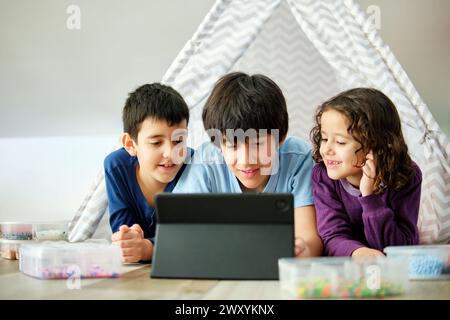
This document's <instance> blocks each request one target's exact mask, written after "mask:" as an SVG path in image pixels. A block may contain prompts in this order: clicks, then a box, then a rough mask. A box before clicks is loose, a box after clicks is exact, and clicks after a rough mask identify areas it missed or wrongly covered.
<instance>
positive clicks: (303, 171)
mask: <svg viewBox="0 0 450 320" xmlns="http://www.w3.org/2000/svg"><path fill="white" fill-rule="evenodd" d="M313 166H314V162H313V159H312V156H311V150H310V149H308V150H307V152H305V153H304V154H302V155H301V156H299V157H297V161H296V163H295V168H293V169H294V170H293V172H294V174H293V176H292V180H291V188H292V191H291V192H292V194H293V195H294V208H298V207H303V206H309V205H313V204H314V200H313V192H312V168H313Z"/></svg>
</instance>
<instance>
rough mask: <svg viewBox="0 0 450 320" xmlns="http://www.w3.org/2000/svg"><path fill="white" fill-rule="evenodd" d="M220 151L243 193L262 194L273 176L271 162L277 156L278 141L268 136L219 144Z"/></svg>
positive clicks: (224, 141) (226, 141) (225, 141)
mask: <svg viewBox="0 0 450 320" xmlns="http://www.w3.org/2000/svg"><path fill="white" fill-rule="evenodd" d="M220 147H221V150H222V154H223V156H224V159H225V162H226V163H227V165H228V167H229V168H230V170H231V171H232V172H233V174H234V175H235V176H236V178H237V179H238V181H239V183H240V185H241V189H242V191H243V192H262V191H263V190H264V188H265V186H266V185H267V182H268V181H269V178H270V175H271V174H273V173H274V172H272V171H273V170H272V169H273V160H274V157H275V156H277V155H278V153H277V148H278V141H276V140H274V138H273V136H272V135H270V134H267V135H260V136H258V137H255V138H247V139H246V140H245V142H244V141H229V140H227V139H226V138H224V140H223V141H222V142H221V145H220Z"/></svg>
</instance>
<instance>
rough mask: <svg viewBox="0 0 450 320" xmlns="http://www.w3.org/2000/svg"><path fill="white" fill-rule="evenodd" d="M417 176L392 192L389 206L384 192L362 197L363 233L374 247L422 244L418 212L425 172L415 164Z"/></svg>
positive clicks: (380, 248)
mask: <svg viewBox="0 0 450 320" xmlns="http://www.w3.org/2000/svg"><path fill="white" fill-rule="evenodd" d="M414 169H415V176H414V177H413V178H412V179H411V181H410V183H409V184H408V185H406V186H404V187H403V188H402V189H400V190H399V191H394V192H392V194H391V195H390V201H389V202H390V207H388V206H386V204H385V201H383V198H382V195H376V194H372V195H369V196H366V197H359V198H358V199H359V202H360V204H361V206H362V208H363V215H362V217H363V222H364V234H365V237H366V239H367V242H368V244H369V246H370V247H371V248H374V249H378V250H380V251H382V250H383V249H384V248H385V247H387V246H399V245H414V244H418V243H419V231H418V229H417V219H418V215H419V205H420V193H421V184H422V173H421V171H420V169H419V167H418V166H417V165H414Z"/></svg>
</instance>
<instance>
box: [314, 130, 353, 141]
mask: <svg viewBox="0 0 450 320" xmlns="http://www.w3.org/2000/svg"><path fill="white" fill-rule="evenodd" d="M320 133H321V134H325V135H326V134H328V133H326V132H325V131H323V130H322V131H320ZM332 134H334V135H335V136H339V137H342V138H346V139H350V138H351V136H349V135H348V134H343V133H336V132H332Z"/></svg>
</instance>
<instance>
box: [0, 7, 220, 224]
mask: <svg viewBox="0 0 450 320" xmlns="http://www.w3.org/2000/svg"><path fill="white" fill-rule="evenodd" d="M213 3H214V1H213V0H202V1H188V0H184V1H183V0H170V1H165V0H151V1H150V0H130V1H119V0H116V1H113V0H95V1H92V0H83V1H80V0H72V1H65V0H39V1H32V0H14V1H11V0H0V150H1V154H0V221H5V220H8V221H9V220H56V219H59V220H61V219H71V218H72V217H73V215H74V213H75V211H76V210H77V208H78V206H79V205H80V203H81V201H82V200H83V197H84V195H85V193H86V192H87V190H88V189H89V186H90V185H91V183H92V182H93V178H94V177H95V176H96V174H97V172H98V170H101V168H102V164H103V159H104V157H105V155H106V154H108V153H109V152H110V151H111V150H112V147H113V145H114V144H115V143H116V142H117V141H116V140H117V138H118V137H119V135H120V133H121V130H122V123H121V110H122V107H123V103H124V102H125V99H126V97H127V94H128V92H130V91H132V90H134V89H135V88H136V87H137V86H139V85H141V84H143V83H149V82H154V81H159V80H161V78H162V76H163V74H164V72H165V71H166V70H167V68H168V67H169V65H170V63H171V62H172V61H173V59H174V58H175V57H176V55H177V54H178V52H179V51H180V50H181V48H182V47H183V46H184V44H185V43H186V41H187V40H189V39H190V37H191V36H192V34H193V33H194V32H195V30H196V29H197V27H198V25H199V24H200V22H201V21H202V19H203V18H204V16H205V15H206V13H207V12H208V11H209V9H210V8H211V6H212V5H213ZM70 4H76V5H78V6H79V7H80V9H81V29H80V30H72V31H71V30H68V29H67V28H66V20H67V18H68V17H69V15H68V14H67V13H66V9H67V7H68V5H70Z"/></svg>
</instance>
